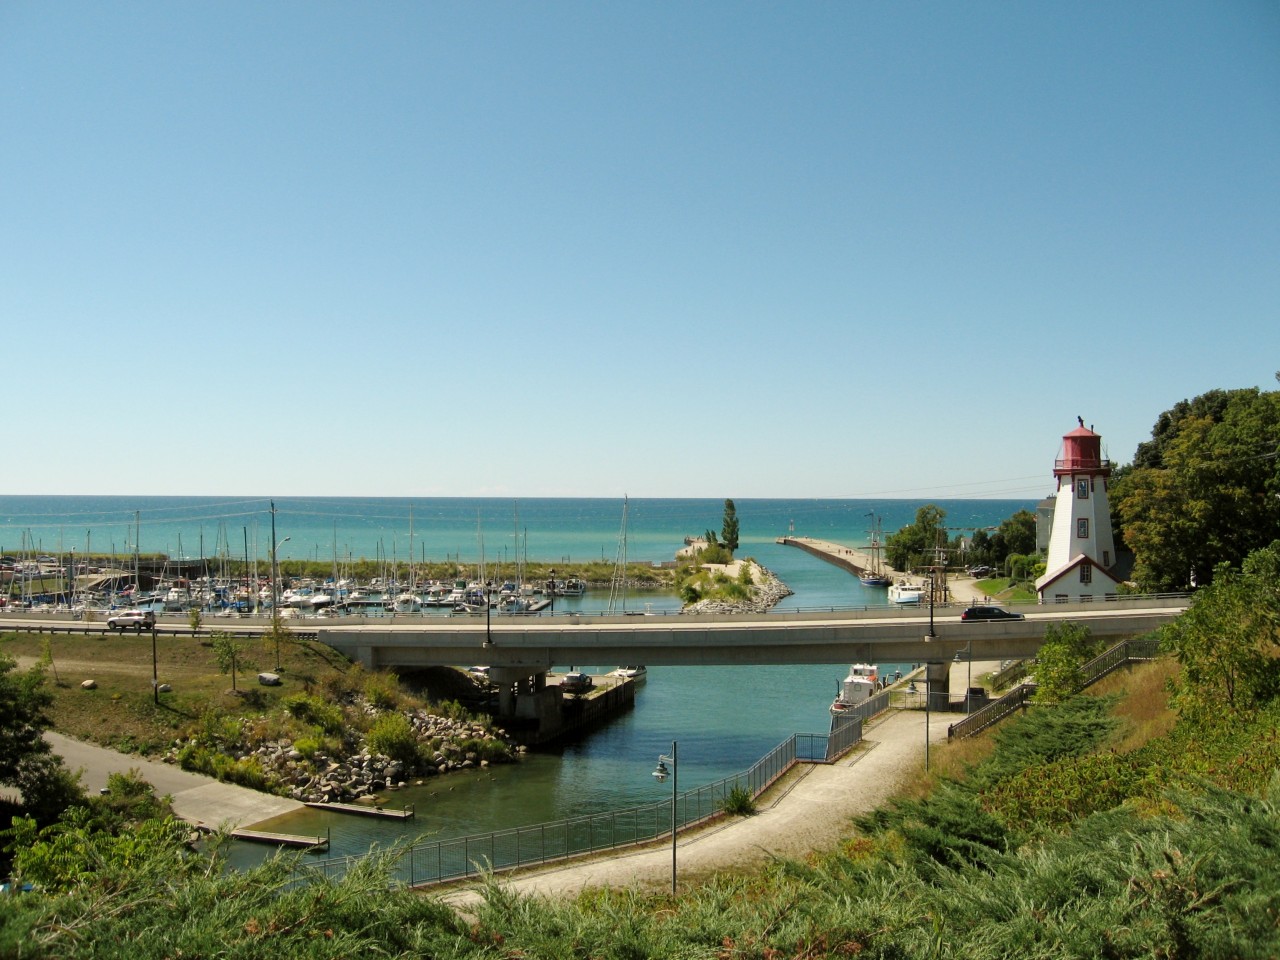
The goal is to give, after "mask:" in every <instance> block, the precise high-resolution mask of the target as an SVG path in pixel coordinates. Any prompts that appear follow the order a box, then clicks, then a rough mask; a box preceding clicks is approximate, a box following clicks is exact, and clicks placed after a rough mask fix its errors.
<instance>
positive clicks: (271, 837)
mask: <svg viewBox="0 0 1280 960" xmlns="http://www.w3.org/2000/svg"><path fill="white" fill-rule="evenodd" d="M231 836H233V837H235V838H236V839H237V840H248V841H250V842H252V843H273V844H275V845H276V846H277V847H298V848H301V849H303V850H327V849H328V848H329V838H328V837H301V836H298V834H296V833H272V832H270V831H267V830H232V831H231Z"/></svg>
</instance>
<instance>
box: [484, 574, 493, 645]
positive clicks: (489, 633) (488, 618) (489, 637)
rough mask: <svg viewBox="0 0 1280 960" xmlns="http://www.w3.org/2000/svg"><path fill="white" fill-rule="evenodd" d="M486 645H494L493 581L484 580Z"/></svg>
mask: <svg viewBox="0 0 1280 960" xmlns="http://www.w3.org/2000/svg"><path fill="white" fill-rule="evenodd" d="M484 645H485V646H486V647H491V646H493V581H492V580H486V581H485V582H484Z"/></svg>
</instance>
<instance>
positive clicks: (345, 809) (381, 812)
mask: <svg viewBox="0 0 1280 960" xmlns="http://www.w3.org/2000/svg"><path fill="white" fill-rule="evenodd" d="M303 806H305V807H310V808H311V809H312V810H332V811H333V812H334V813H350V814H354V815H355V816H358V817H381V818H383V819H384V820H412V819H413V815H414V809H413V807H403V808H401V809H399V810H391V809H389V808H387V807H374V806H368V805H365V804H363V803H304V804H303Z"/></svg>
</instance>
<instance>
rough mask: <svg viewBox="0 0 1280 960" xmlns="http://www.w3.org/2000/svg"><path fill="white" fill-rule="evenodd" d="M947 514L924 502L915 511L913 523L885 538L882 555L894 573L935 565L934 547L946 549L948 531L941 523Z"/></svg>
mask: <svg viewBox="0 0 1280 960" xmlns="http://www.w3.org/2000/svg"><path fill="white" fill-rule="evenodd" d="M946 518H947V511H945V510H943V509H942V508H941V507H939V506H938V505H937V504H933V503H926V504H925V505H924V506H923V507H920V508H919V509H918V510H916V519H915V522H914V523H910V524H908V525H907V526H905V527H903V528H902V529H900V530H899V531H898V532H897V533H891V534H889V536H888V537H886V538H885V542H884V544H885V556H886V557H887V558H888V560H889V566H891V567H893V568H894V569H895V570H909V569H912V568H917V567H925V566H929V565H930V564H932V563H934V560H935V548H937V547H946V546H947V532H946V529H945V528H944V527H943V525H942V522H943V521H944V520H945V519H946Z"/></svg>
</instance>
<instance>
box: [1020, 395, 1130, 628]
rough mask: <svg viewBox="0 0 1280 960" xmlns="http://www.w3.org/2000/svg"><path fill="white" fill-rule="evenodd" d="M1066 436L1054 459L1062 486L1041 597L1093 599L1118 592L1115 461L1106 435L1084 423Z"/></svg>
mask: <svg viewBox="0 0 1280 960" xmlns="http://www.w3.org/2000/svg"><path fill="white" fill-rule="evenodd" d="M1076 419H1077V420H1079V421H1080V426H1078V427H1076V429H1074V430H1072V431H1071V432H1070V433H1068V434H1066V435H1065V436H1064V437H1063V438H1062V457H1061V458H1060V459H1059V460H1057V461H1055V462H1054V465H1053V475H1054V476H1055V477H1057V479H1058V492H1057V495H1056V497H1055V498H1054V504H1053V529H1052V532H1051V533H1050V534H1049V558H1048V563H1047V564H1046V568H1045V574H1044V576H1043V577H1041V578H1040V579H1039V580H1037V581H1036V591H1037V592H1038V593H1039V594H1040V602H1041V603H1066V602H1069V601H1074V602H1082V601H1090V600H1093V599H1094V598H1095V597H1098V598H1105V597H1109V596H1110V597H1114V596H1115V594H1116V584H1117V582H1118V581H1117V579H1116V577H1115V576H1114V575H1113V574H1112V573H1111V568H1112V566H1113V565H1114V564H1115V562H1116V545H1115V538H1114V537H1113V536H1112V533H1111V506H1110V504H1109V503H1108V500H1107V481H1108V478H1109V477H1110V476H1111V461H1110V460H1105V459H1103V457H1102V438H1101V437H1100V436H1098V434H1096V433H1094V432H1093V431H1092V430H1090V429H1088V428H1087V427H1086V426H1085V425H1084V419H1083V418H1080V417H1077V418H1076Z"/></svg>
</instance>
